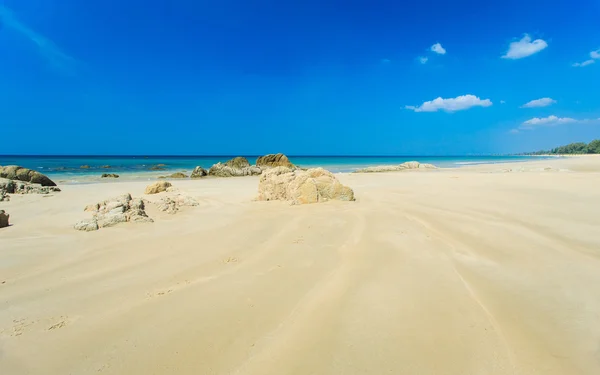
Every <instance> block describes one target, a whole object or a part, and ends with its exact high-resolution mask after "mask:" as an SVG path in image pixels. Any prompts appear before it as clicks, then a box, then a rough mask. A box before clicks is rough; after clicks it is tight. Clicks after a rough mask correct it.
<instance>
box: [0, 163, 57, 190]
mask: <svg viewBox="0 0 600 375" xmlns="http://www.w3.org/2000/svg"><path fill="white" fill-rule="evenodd" d="M0 177H2V178H8V179H9V180H18V181H24V182H31V183H32V184H40V185H42V186H56V183H55V182H54V181H52V180H51V179H50V178H48V176H46V175H43V174H41V173H40V172H37V171H34V170H31V169H28V168H23V167H19V166H17V165H8V166H5V167H0Z"/></svg>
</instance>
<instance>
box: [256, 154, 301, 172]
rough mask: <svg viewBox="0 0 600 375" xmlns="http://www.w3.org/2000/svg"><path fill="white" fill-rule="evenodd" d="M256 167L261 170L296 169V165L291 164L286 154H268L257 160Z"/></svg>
mask: <svg viewBox="0 0 600 375" xmlns="http://www.w3.org/2000/svg"><path fill="white" fill-rule="evenodd" d="M256 166H257V167H261V168H274V167H287V168H291V169H293V168H294V164H292V163H291V162H290V160H289V159H288V157H287V156H285V155H284V154H268V155H265V156H261V157H259V158H258V159H256Z"/></svg>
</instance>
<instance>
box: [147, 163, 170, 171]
mask: <svg viewBox="0 0 600 375" xmlns="http://www.w3.org/2000/svg"><path fill="white" fill-rule="evenodd" d="M149 169H150V170H151V171H164V170H165V169H166V165H165V164H156V165H153V166H151V167H150V168H149Z"/></svg>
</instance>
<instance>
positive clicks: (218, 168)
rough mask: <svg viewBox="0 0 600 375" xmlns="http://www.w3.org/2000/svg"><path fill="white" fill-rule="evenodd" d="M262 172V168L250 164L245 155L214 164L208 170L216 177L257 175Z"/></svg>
mask: <svg viewBox="0 0 600 375" xmlns="http://www.w3.org/2000/svg"><path fill="white" fill-rule="evenodd" d="M261 173H262V169H260V168H259V167H257V166H256V165H250V163H249V162H248V159H246V158H244V157H237V158H233V159H231V160H228V161H226V162H225V163H217V164H214V165H213V166H212V167H210V169H209V170H208V174H209V175H210V176H215V177H241V176H256V175H259V174H261Z"/></svg>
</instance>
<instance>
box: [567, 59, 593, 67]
mask: <svg viewBox="0 0 600 375" xmlns="http://www.w3.org/2000/svg"><path fill="white" fill-rule="evenodd" d="M593 63H595V61H594V60H585V61H584V62H580V63H575V64H573V65H571V66H572V67H574V68H583V67H584V66H588V65H592V64H593Z"/></svg>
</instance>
